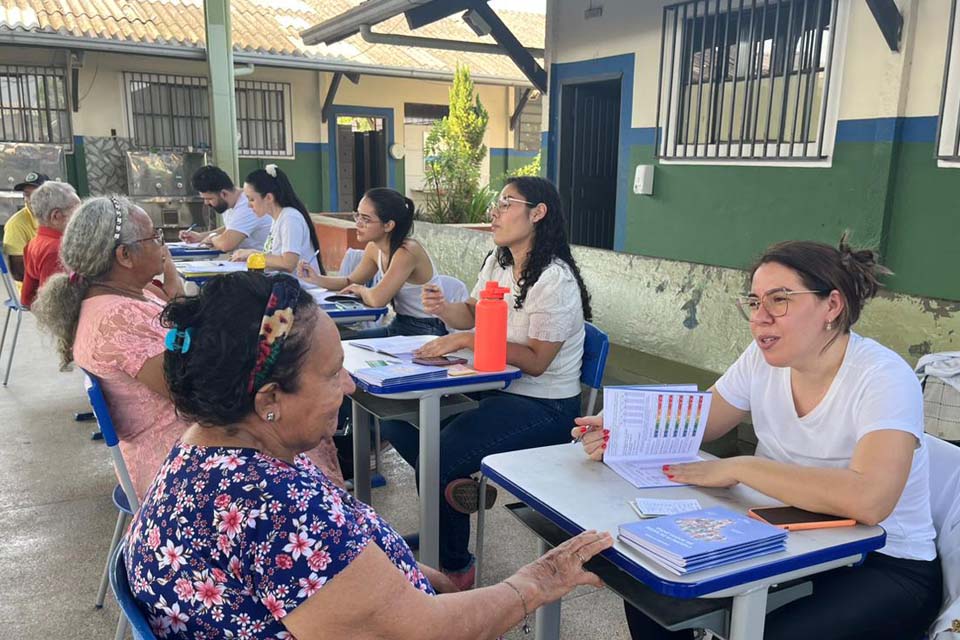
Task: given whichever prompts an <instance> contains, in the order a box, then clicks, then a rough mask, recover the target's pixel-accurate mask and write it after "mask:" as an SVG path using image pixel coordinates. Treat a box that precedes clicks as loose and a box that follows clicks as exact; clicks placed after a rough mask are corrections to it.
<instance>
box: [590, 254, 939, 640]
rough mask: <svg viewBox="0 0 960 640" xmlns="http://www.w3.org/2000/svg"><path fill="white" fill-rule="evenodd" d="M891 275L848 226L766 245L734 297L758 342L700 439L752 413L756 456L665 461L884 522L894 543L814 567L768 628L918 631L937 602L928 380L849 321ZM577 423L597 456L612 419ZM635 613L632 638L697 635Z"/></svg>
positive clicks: (716, 400)
mask: <svg viewBox="0 0 960 640" xmlns="http://www.w3.org/2000/svg"><path fill="white" fill-rule="evenodd" d="M887 273H890V272H889V271H888V270H887V269H885V268H884V267H882V266H880V265H879V264H877V259H876V256H875V254H874V253H873V252H872V251H863V250H861V251H856V250H853V249H851V248H850V247H849V246H848V245H847V243H846V238H845V237H844V238H843V239H841V241H840V246H839V248H834V247H831V246H829V245H826V244H822V243H818V242H784V243H781V244H777V245H774V246H773V247H771V248H769V249H768V250H767V251H766V253H764V254H763V256H762V257H761V258H760V260H759V261H758V262H757V264H756V265H755V266H754V268H753V270H752V272H751V283H752V286H751V289H750V292H749V293H748V294H747V295H745V296H743V297H742V298H740V299H739V300H738V305H739V307H740V310H741V312H742V313H743V315H744V317H745V318H746V319H747V320H748V321H749V322H750V330H751V332H752V333H753V342H752V343H751V344H750V346H749V347H747V349H746V351H744V352H743V354H742V355H741V356H740V358H739V359H738V360H737V361H736V362H735V363H734V364H733V365H732V366H731V367H730V368H729V369H727V371H726V373H724V374H723V376H721V378H720V379H719V380H718V381H717V383H716V384H715V385H714V386H713V387H712V389H711V391H712V392H713V403H712V406H711V408H710V416H709V418H708V421H707V429H706V435H705V437H704V440H705V441H710V440H716V439H717V438H720V437H721V436H723V435H724V434H726V433H728V432H729V431H731V430H733V429H735V428H736V426H737V425H738V424H740V423H741V422H742V421H743V420H744V419H745V418H747V417H748V416H749V417H751V418H752V421H753V426H754V429H755V431H756V434H757V442H758V444H757V451H756V455H753V456H737V457H733V458H726V459H720V460H711V461H707V462H697V463H692V464H681V465H667V466H665V467H664V470H663V471H664V474H665V475H666V476H667V477H668V478H670V479H672V480H675V481H677V482H683V483H688V484H692V485H696V486H702V487H731V486H733V485H735V484H737V483H741V482H742V483H743V484H745V485H747V486H749V487H751V488H753V489H756V490H758V491H760V492H761V493H764V494H766V495H768V496H771V497H773V498H775V499H777V500H780V501H781V502H783V503H785V504H788V505H793V506H796V507H800V508H802V509H807V510H809V511H815V512H819V513H827V514H831V515H837V516H843V517H847V518H853V519H856V520H857V521H858V522H861V523H864V524H870V525H876V524H879V525H881V526H882V527H883V528H884V529H885V530H886V532H887V540H886V546H884V547H883V548H882V549H880V550H878V551H876V552H873V553H870V554H868V555H867V557H866V560H865V561H864V562H863V564H861V565H858V566H853V567H844V568H841V569H835V570H833V571H827V572H825V573H822V574H818V575H815V576H813V577H812V578H811V580H812V582H813V594H812V595H809V596H806V597H804V598H801V599H799V600H797V601H795V602H791V603H790V604H787V605H785V606H783V607H780V608H778V609H776V610H775V611H773V612H771V613H770V614H769V615H768V616H767V619H766V624H765V631H764V634H763V637H764V638H768V639H770V638H772V639H776V640H782V639H794V638H795V639H797V640H800V639H808V638H817V639H818V640H828V639H831V638H844V639H848V638H864V639H866V638H870V639H871V640H877V639H882V638H889V639H890V640H894V639H896V640H901V639H911V638H920V637H922V636H923V634H924V632H925V630H926V629H927V627H928V626H929V624H930V623H931V622H932V620H933V618H934V617H935V616H936V614H937V611H938V609H939V607H940V600H941V570H940V561H939V560H938V559H937V552H936V548H935V546H934V537H935V535H936V533H935V531H934V528H933V521H932V517H931V512H930V484H929V463H928V455H927V448H926V446H925V445H924V440H923V396H922V393H921V390H920V384H919V382H918V381H917V377H916V375H914V373H913V370H912V369H911V368H910V366H909V365H908V364H907V363H906V362H905V361H904V360H903V358H901V357H900V356H899V355H897V354H896V353H894V352H893V351H891V350H890V349H888V348H886V347H884V346H882V345H880V344H879V343H877V342H875V341H873V340H871V339H869V338H864V337H862V336H860V335H858V334H856V333H853V332H852V331H851V330H850V328H851V326H852V325H853V324H854V323H856V321H857V319H858V318H859V317H860V312H861V310H862V309H863V306H864V304H865V303H866V301H867V300H869V299H870V298H872V297H873V296H874V295H876V293H877V290H878V288H879V286H880V285H879V281H878V277H879V276H880V275H883V274H887ZM577 424H578V426H577V427H575V428H574V429H573V434H574V436H576V437H582V438H583V444H584V448H585V449H586V452H587V453H588V454H589V455H590V456H591V457H592V458H594V459H598V460H599V459H601V458H602V457H603V451H604V449H605V448H606V442H607V439H608V437H609V432H608V431H606V430H604V429H603V418H602V417H601V416H594V417H590V418H580V419H578V420H577ZM626 610H627V622H628V623H629V626H630V632H631V636H632V637H633V638H638V639H640V638H642V639H643V640H657V639H660V638H691V637H692V635H691V632H690V631H682V632H668V631H666V630H665V629H663V628H662V627H660V626H659V625H658V624H657V623H656V622H654V621H652V620H651V619H650V618H648V617H646V616H645V615H644V614H643V613H641V612H640V611H638V610H637V609H634V608H633V607H631V606H630V605H626Z"/></svg>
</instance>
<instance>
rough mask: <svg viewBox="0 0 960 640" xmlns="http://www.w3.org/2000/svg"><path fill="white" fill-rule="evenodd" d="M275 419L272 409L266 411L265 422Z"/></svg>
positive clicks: (275, 415)
mask: <svg viewBox="0 0 960 640" xmlns="http://www.w3.org/2000/svg"><path fill="white" fill-rule="evenodd" d="M276 419H277V414H275V413H274V412H273V411H268V412H267V422H273V421H274V420H276Z"/></svg>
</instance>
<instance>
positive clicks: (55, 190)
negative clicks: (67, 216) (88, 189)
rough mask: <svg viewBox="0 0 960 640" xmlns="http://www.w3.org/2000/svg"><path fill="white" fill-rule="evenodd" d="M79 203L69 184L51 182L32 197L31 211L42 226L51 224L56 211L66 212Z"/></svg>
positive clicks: (43, 185)
mask: <svg viewBox="0 0 960 640" xmlns="http://www.w3.org/2000/svg"><path fill="white" fill-rule="evenodd" d="M77 202H79V200H78V199H77V192H76V191H74V189H73V187H72V186H71V185H70V183H69V182H58V181H56V180H49V181H47V182H44V183H43V184H42V185H40V186H39V187H37V190H36V191H34V192H33V193H32V194H31V195H30V211H32V212H33V215H34V216H35V217H36V218H37V221H38V222H39V223H40V224H49V222H50V214H51V213H52V212H53V210H54V209H60V210H61V211H65V210H67V209H69V208H70V207H72V206H73V205H74V204H75V203H77Z"/></svg>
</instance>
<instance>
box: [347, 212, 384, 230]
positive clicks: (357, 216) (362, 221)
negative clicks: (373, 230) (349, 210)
mask: <svg viewBox="0 0 960 640" xmlns="http://www.w3.org/2000/svg"><path fill="white" fill-rule="evenodd" d="M353 221H354V222H356V223H357V225H358V226H361V227H365V226H367V225H368V224H376V223H378V222H380V220H379V219H378V218H371V217H370V216H368V215H364V214H362V213H360V212H359V211H354V212H353Z"/></svg>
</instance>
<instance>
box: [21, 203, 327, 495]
mask: <svg viewBox="0 0 960 640" xmlns="http://www.w3.org/2000/svg"><path fill="white" fill-rule="evenodd" d="M60 257H61V261H62V262H63V264H64V266H65V267H66V268H67V270H68V271H69V272H70V275H69V276H68V275H65V274H60V275H58V276H54V277H52V278H50V280H48V281H47V283H46V284H45V285H44V286H43V287H42V288H41V290H40V293H39V296H38V298H37V302H36V303H35V305H34V307H33V311H34V312H35V313H36V315H37V317H38V320H39V321H40V323H41V326H43V327H44V328H45V329H47V330H48V331H50V332H51V333H53V334H54V336H55V337H56V338H57V342H58V348H59V351H60V356H61V359H62V360H63V362H64V363H69V362H72V361H76V363H77V364H78V365H80V366H81V367H82V368H83V369H85V370H86V371H88V372H89V373H91V374H93V375H95V376H97V377H98V378H100V380H101V382H102V384H103V391H104V396H105V397H106V399H107V404H108V406H109V408H110V414H111V416H112V417H113V421H114V425H115V427H116V430H117V435H118V437H119V438H120V450H121V452H122V453H123V459H124V461H125V462H126V465H127V469H128V470H129V472H130V477H131V479H132V480H133V485H134V488H135V489H136V492H137V495H138V496H140V497H141V498H142V497H143V495H144V494H145V493H146V491H147V488H148V487H149V486H150V483H151V482H152V481H153V478H154V476H155V475H156V473H157V470H159V469H160V465H161V464H162V462H163V460H164V459H165V458H166V457H167V454H168V453H169V452H170V450H171V449H172V448H173V446H174V444H176V442H177V441H178V440H179V439H180V436H181V435H182V434H183V432H184V431H185V430H186V428H187V427H188V426H189V425H188V424H187V423H186V422H184V421H183V420H181V419H179V418H178V416H177V413H176V411H175V410H174V408H173V404H172V402H171V401H170V393H169V390H168V389H167V383H166V380H165V378H164V374H163V351H164V337H165V335H166V330H165V329H163V328H162V327H161V326H160V322H159V317H160V312H161V311H162V310H163V307H164V305H165V304H166V302H167V301H168V300H170V299H172V298H175V297H177V296H181V295H183V287H182V282H181V280H180V278H179V276H178V275H177V272H176V268H175V267H174V264H173V261H172V260H171V258H170V253H169V251H168V250H167V249H166V247H164V246H163V236H162V235H161V232H160V231H158V230H155V229H154V228H153V223H152V221H151V220H150V216H148V215H147V214H146V212H144V211H143V210H142V209H140V208H139V207H137V206H136V205H134V204H133V203H131V202H129V201H127V200H126V199H124V198H121V197H117V196H111V197H108V198H92V199H89V200H86V201H85V202H84V203H83V204H82V205H81V207H80V209H79V210H78V211H77V212H76V214H75V215H74V217H73V218H71V221H70V224H69V225H68V226H67V228H66V230H65V232H64V236H63V241H62V243H61V246H60ZM160 274H163V282H164V284H163V285H162V286H157V285H156V284H154V283H153V278H154V276H157V275H160ZM309 455H310V457H311V458H312V459H313V460H314V462H315V463H316V464H318V466H320V467H321V468H323V469H324V470H325V471H326V472H327V475H328V476H329V477H331V478H332V479H333V480H334V481H337V480H339V481H340V483H341V484H342V477H341V476H340V474H339V465H337V463H336V450H335V448H334V447H333V443H332V441H331V442H327V443H325V444H324V445H322V446H321V447H318V448H317V449H315V450H313V451H311V452H309Z"/></svg>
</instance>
